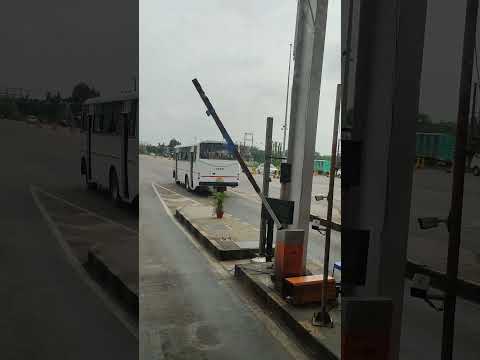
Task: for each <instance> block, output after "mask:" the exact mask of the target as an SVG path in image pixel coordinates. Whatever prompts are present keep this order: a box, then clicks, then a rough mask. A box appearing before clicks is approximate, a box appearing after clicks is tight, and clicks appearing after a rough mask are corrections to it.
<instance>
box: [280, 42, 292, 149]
mask: <svg viewBox="0 0 480 360" xmlns="http://www.w3.org/2000/svg"><path fill="white" fill-rule="evenodd" d="M291 62H292V44H291V43H290V55H289V57H288V78H287V101H285V122H284V123H283V148H282V153H283V156H285V142H286V141H287V116H288V95H289V91H290V64H291Z"/></svg>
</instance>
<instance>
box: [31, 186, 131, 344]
mask: <svg viewBox="0 0 480 360" xmlns="http://www.w3.org/2000/svg"><path fill="white" fill-rule="evenodd" d="M36 191H40V192H43V191H41V190H39V189H38V188H37V187H35V186H33V185H30V192H31V194H32V197H33V201H34V202H35V205H37V208H38V209H39V210H40V213H41V214H42V216H43V218H44V220H45V221H46V223H47V225H48V227H49V229H50V231H51V232H52V234H53V236H54V237H55V239H56V240H57V242H58V244H59V245H60V247H61V248H62V249H63V251H64V253H65V255H66V257H67V260H68V262H69V263H70V265H71V266H72V267H73V269H74V270H75V271H76V272H77V274H78V276H79V277H80V279H81V280H82V281H83V282H84V283H85V285H87V286H88V287H89V288H90V289H91V290H92V291H93V293H94V294H96V295H97V296H98V297H99V298H100V299H101V300H102V302H103V303H104V305H105V307H106V308H107V309H108V310H110V312H111V313H112V314H113V315H115V317H116V318H117V319H118V320H119V321H120V322H121V323H122V324H123V325H124V326H125V328H126V329H127V330H128V331H129V332H130V333H131V334H132V335H133V336H134V337H135V338H136V339H138V330H137V329H136V327H135V326H134V325H132V324H131V323H130V321H129V320H128V318H127V317H126V316H125V315H124V313H123V311H122V310H120V308H119V306H117V305H116V304H115V303H113V301H111V300H110V299H109V298H108V297H107V296H106V295H105V293H104V292H103V290H102V288H101V287H100V286H99V285H98V284H97V283H95V282H94V281H93V280H92V279H91V278H90V276H89V275H88V274H87V272H86V270H85V269H84V267H83V266H82V264H81V263H80V261H79V260H78V259H77V257H76V256H75V255H73V253H72V251H71V249H70V246H69V245H68V244H67V242H66V241H65V240H64V239H63V236H62V233H61V232H60V230H59V229H58V227H57V225H56V224H55V222H54V221H53V219H52V218H51V217H50V214H49V213H48V211H47V210H46V209H45V207H44V206H43V204H42V202H41V201H40V199H39V198H38V196H37V194H36Z"/></svg>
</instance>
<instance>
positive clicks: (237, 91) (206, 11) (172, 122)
mask: <svg viewBox="0 0 480 360" xmlns="http://www.w3.org/2000/svg"><path fill="white" fill-rule="evenodd" d="M339 5H340V1H339V0H333V1H330V4H329V15H328V23H327V34H326V44H325V54H324V68H323V74H322V89H321V95H320V105H319V119H318V131H317V149H316V150H317V151H319V152H321V153H328V152H329V151H330V146H331V136H332V127H333V113H334V107H335V91H336V84H337V83H338V82H339V81H340V20H341V17H340V16H341V14H340V6H339ZM296 11H297V1H296V0H263V1H257V0H243V1H224V0H203V1H197V0H184V1H158V0H142V1H141V2H140V97H141V109H140V111H141V113H140V140H141V141H145V142H149V143H153V144H156V143H158V142H168V141H169V140H170V139H171V138H173V137H175V138H177V139H179V140H180V141H181V142H182V143H188V142H193V141H195V139H196V140H202V139H218V138H221V135H220V133H219V131H218V129H217V127H216V126H215V124H214V122H213V120H212V119H211V118H207V117H206V116H205V107H204V105H203V103H202V102H201V100H200V98H199V96H198V94H197V93H196V91H195V88H194V87H193V85H192V83H191V80H192V79H193V78H198V79H199V81H200V83H201V84H202V86H203V88H204V90H205V91H206V93H207V95H208V96H209V98H210V100H211V101H212V103H213V105H214V106H215V107H216V109H217V112H218V114H219V115H220V117H221V119H222V120H223V121H224V124H225V126H226V128H227V130H228V131H229V132H230V133H231V135H232V137H233V138H234V141H242V142H243V136H244V133H245V132H253V133H254V143H255V144H256V145H257V146H259V145H260V146H263V142H264V140H265V119H266V117H267V116H273V117H274V132H273V139H274V141H281V140H282V138H283V135H282V130H281V126H282V124H283V121H284V116H285V95H286V87H287V72H288V56H289V43H290V42H292V41H293V37H294V31H295V19H296ZM292 74H293V63H292ZM290 85H291V82H290Z"/></svg>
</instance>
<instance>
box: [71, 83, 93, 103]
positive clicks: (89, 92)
mask: <svg viewBox="0 0 480 360" xmlns="http://www.w3.org/2000/svg"><path fill="white" fill-rule="evenodd" d="M97 96H100V92H99V91H97V90H96V89H95V88H94V87H91V88H90V87H89V86H88V85H87V84H86V83H84V82H80V83H78V84H77V85H75V86H74V88H73V90H72V102H74V103H77V104H81V103H83V102H84V101H85V100H87V99H90V98H93V97H97Z"/></svg>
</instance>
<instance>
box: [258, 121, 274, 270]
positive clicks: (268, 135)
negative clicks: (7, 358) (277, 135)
mask: <svg viewBox="0 0 480 360" xmlns="http://www.w3.org/2000/svg"><path fill="white" fill-rule="evenodd" d="M272 131H273V117H267V130H266V132H265V163H264V166H263V188H262V193H263V196H264V197H265V198H267V197H268V192H269V187H270V164H271V160H272ZM267 220H268V214H266V213H265V209H264V207H263V205H262V212H261V218H260V244H259V249H260V257H263V256H267V257H269V256H270V255H271V254H267V253H266V251H265V244H266V239H267V236H268V234H267V231H270V229H268V230H267ZM272 230H273V229H272ZM270 260H271V259H267V261H270Z"/></svg>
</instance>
